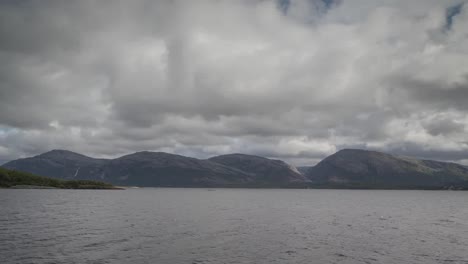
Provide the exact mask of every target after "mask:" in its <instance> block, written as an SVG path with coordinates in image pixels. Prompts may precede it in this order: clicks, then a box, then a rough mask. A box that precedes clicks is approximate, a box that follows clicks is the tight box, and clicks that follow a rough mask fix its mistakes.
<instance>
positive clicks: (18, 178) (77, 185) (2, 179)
mask: <svg viewBox="0 0 468 264" xmlns="http://www.w3.org/2000/svg"><path fill="white" fill-rule="evenodd" d="M21 185H23V186H42V187H53V188H59V189H115V188H116V187H114V186H113V185H111V184H108V183H104V182H98V181H89V180H68V181H67V180H59V179H52V178H47V177H42V176H37V175H34V174H31V173H27V172H21V171H16V170H8V169H4V168H0V188H10V187H14V186H21Z"/></svg>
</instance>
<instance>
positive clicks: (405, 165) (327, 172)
mask: <svg viewBox="0 0 468 264" xmlns="http://www.w3.org/2000/svg"><path fill="white" fill-rule="evenodd" d="M2 167H5V168H7V169H14V170H19V171H25V172H29V173H34V174H38V175H43V176H48V177H53V178H60V179H66V180H72V179H74V180H77V179H79V180H99V181H105V182H109V183H112V184H115V185H121V186H148V187H278V188H281V187H284V188H288V187H289V188H305V187H310V188H376V189H468V168H467V167H465V166H462V165H459V164H455V163H449V162H440V161H433V160H420V159H415V158H410V157H403V156H396V155H390V154H386V153H382V152H376V151H368V150H359V149H344V150H340V151H338V152H337V153H335V154H333V155H331V156H328V157H327V158H325V159H323V160H322V161H321V162H319V163H318V164H317V165H315V166H310V167H300V168H299V169H297V168H295V167H294V166H292V165H289V164H287V163H286V162H284V161H281V160H274V159H268V158H264V157H259V156H253V155H246V154H228V155H221V156H216V157H212V158H209V159H196V158H191V157H185V156H181V155H175V154H169V153H164V152H148V151H142V152H136V153H133V154H130V155H125V156H122V157H119V158H116V159H95V158H91V157H87V156H84V155H81V154H78V153H74V152H71V151H67V150H52V151H49V152H46V153H43V154H40V155H37V156H34V157H30V158H24V159H18V160H14V161H10V162H8V163H6V164H4V165H2Z"/></svg>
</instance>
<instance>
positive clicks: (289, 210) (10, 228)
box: [0, 188, 468, 264]
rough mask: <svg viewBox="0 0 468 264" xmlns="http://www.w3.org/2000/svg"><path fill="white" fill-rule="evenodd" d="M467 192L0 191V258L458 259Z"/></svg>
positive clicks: (462, 259)
mask: <svg viewBox="0 0 468 264" xmlns="http://www.w3.org/2000/svg"><path fill="white" fill-rule="evenodd" d="M467 204H468V192H455V191H383V190H380V191H371V190H266V189H163V188H147V189H146V188H145V189H128V190H123V191H114V190H111V191H109V190H6V189H3V190H0V259H1V260H0V261H1V263H134V264H139V263H168V264H169V263H171V264H172V263H425V264H427V263H468V251H467V249H468V206H467Z"/></svg>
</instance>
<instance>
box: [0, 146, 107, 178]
mask: <svg viewBox="0 0 468 264" xmlns="http://www.w3.org/2000/svg"><path fill="white" fill-rule="evenodd" d="M107 162H108V160H105V159H94V158H90V157H87V156H84V155H81V154H78V153H74V152H71V151H67V150H52V151H49V152H46V153H43V154H40V155H38V156H35V157H31V158H25V159H18V160H13V161H10V162H7V163H6V164H4V165H2V167H5V168H8V169H14V170H19V171H26V172H30V173H34V174H37V175H44V176H48V177H54V178H59V179H66V180H70V179H88V180H98V179H99V180H104V178H103V177H100V176H99V175H100V174H102V167H103V165H105V164H106V163H107Z"/></svg>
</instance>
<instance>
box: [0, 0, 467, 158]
mask: <svg viewBox="0 0 468 264" xmlns="http://www.w3.org/2000/svg"><path fill="white" fill-rule="evenodd" d="M0 5H1V6H0V39H1V41H0V60H1V61H2V63H1V65H0V161H1V160H10V159H15V158H18V157H22V156H29V155H35V154H38V153H41V152H44V151H47V150H50V149H53V148H64V149H70V150H74V151H77V152H81V153H84V154H88V155H91V156H96V157H113V156H118V155H121V154H125V153H129V152H133V151H139V150H159V151H168V152H173V153H179V154H183V155H190V156H195V157H200V158H204V157H209V156H213V155H217V154H224V153H231V152H242V153H250V154H258V155H264V156H268V157H272V158H280V159H284V160H286V161H290V162H292V163H294V164H296V165H304V164H314V163H316V162H317V161H318V160H320V159H321V158H323V157H324V156H326V155H329V154H331V153H333V152H335V151H336V150H338V149H341V148H345V147H359V148H367V149H376V150H381V151H388V152H392V153H396V154H402V155H411V156H417V157H422V158H432V159H439V160H452V161H458V162H465V161H466V160H467V159H468V133H467V132H468V45H466V43H468V26H466V25H468V3H466V1H460V0H458V1H456V0H453V1H452V0H446V1H439V0H415V1H411V2H408V1H403V0H387V1H372V0H352V1H351V0H342V1H332V0H326V1H325V0H289V1H288V0H280V1H247V0H245V1H227V0H226V1H222V0H221V1H214V0H213V1H203V0H202V1H181V0H180V1H121V2H116V1H87V0H83V1H3V2H2V3H1V4H0Z"/></svg>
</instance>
